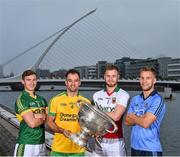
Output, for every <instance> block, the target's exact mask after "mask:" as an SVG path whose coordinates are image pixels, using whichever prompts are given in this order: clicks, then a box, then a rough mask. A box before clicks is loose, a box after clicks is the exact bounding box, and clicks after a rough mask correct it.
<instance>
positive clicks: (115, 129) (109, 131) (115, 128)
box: [105, 118, 118, 133]
mask: <svg viewBox="0 0 180 157" xmlns="http://www.w3.org/2000/svg"><path fill="white" fill-rule="evenodd" d="M109 119H110V118H109ZM111 123H112V124H113V128H114V129H113V130H112V131H111V130H108V129H105V130H106V131H107V132H108V133H115V132H116V131H117V130H118V127H117V125H116V123H115V122H114V121H112V120H111Z"/></svg>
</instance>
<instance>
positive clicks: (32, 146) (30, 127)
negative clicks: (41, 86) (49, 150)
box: [14, 70, 47, 156]
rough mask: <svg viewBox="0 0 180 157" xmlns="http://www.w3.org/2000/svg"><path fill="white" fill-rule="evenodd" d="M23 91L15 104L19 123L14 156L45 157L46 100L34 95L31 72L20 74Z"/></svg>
mask: <svg viewBox="0 0 180 157" xmlns="http://www.w3.org/2000/svg"><path fill="white" fill-rule="evenodd" d="M22 84H23V86H24V90H23V91H22V92H21V93H20V95H19V96H18V98H17V100H16V102H15V112H16V116H17V118H18V120H19V122H20V127H19V135H18V138H17V142H16V146H15V151H14V156H45V155H46V146H45V126H44V122H45V120H46V107H47V103H46V100H45V99H44V98H43V97H41V96H39V95H37V94H36V93H35V88H36V85H37V75H36V73H35V72H34V71H32V70H26V71H24V72H23V74H22Z"/></svg>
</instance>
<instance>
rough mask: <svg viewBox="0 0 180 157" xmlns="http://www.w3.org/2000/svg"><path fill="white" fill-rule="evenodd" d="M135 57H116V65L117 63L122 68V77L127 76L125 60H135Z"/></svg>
mask: <svg viewBox="0 0 180 157" xmlns="http://www.w3.org/2000/svg"><path fill="white" fill-rule="evenodd" d="M134 60H135V59H131V58H130V57H123V58H121V59H116V61H115V62H114V65H116V66H117V67H118V68H119V70H120V77H121V78H125V62H130V61H134Z"/></svg>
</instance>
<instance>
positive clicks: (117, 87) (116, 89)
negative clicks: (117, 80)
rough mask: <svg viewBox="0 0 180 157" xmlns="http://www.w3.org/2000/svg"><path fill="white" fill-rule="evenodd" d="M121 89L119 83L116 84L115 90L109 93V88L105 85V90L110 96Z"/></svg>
mask: <svg viewBox="0 0 180 157" xmlns="http://www.w3.org/2000/svg"><path fill="white" fill-rule="evenodd" d="M119 90H120V87H119V85H117V86H116V88H115V89H114V90H113V92H111V93H108V91H107V88H106V87H105V89H104V92H106V93H107V95H108V96H110V95H112V94H113V93H114V92H118V91H119Z"/></svg>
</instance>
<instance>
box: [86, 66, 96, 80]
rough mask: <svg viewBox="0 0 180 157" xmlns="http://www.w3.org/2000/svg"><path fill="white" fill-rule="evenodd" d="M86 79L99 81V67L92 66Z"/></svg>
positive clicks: (88, 68)
mask: <svg viewBox="0 0 180 157" xmlns="http://www.w3.org/2000/svg"><path fill="white" fill-rule="evenodd" d="M86 79H97V66H96V65H91V66H88V67H87V77H86Z"/></svg>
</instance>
